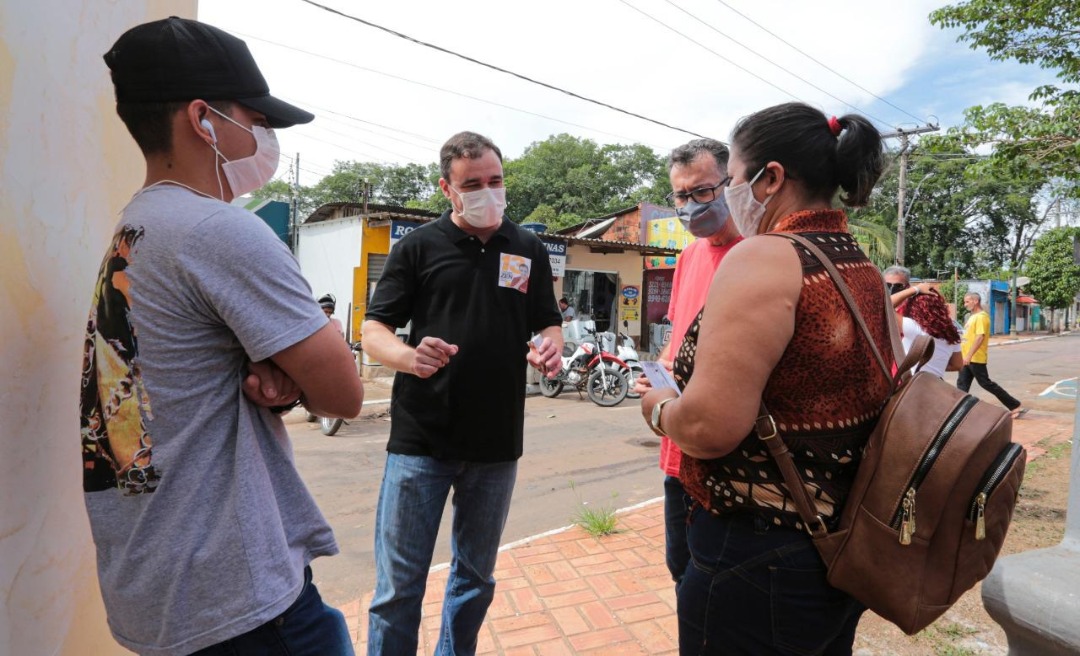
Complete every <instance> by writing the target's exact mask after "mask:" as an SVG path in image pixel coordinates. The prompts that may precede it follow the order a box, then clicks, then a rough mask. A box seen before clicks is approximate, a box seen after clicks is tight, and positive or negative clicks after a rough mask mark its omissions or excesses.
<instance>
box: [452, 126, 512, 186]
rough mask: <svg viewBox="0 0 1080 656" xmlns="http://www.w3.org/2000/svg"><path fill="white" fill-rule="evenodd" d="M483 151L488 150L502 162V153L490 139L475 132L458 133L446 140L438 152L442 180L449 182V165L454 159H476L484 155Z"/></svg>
mask: <svg viewBox="0 0 1080 656" xmlns="http://www.w3.org/2000/svg"><path fill="white" fill-rule="evenodd" d="M485 150H490V151H493V152H494V153H495V155H496V156H498V158H499V161H500V162H501V161H503V156H502V151H501V150H499V147H498V146H496V145H495V142H493V141H492V140H491V139H488V138H487V137H485V136H484V135H482V134H477V133H475V132H458V133H457V134H455V135H454V136H452V137H450V138H449V139H447V141H446V143H444V144H443V147H442V148H441V149H440V150H439V169H440V173H441V174H442V177H443V180H446V181H447V182H450V165H451V164H453V163H454V160H455V159H462V158H465V159H476V158H478V157H482V156H483V155H484V151H485Z"/></svg>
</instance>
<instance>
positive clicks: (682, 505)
mask: <svg viewBox="0 0 1080 656" xmlns="http://www.w3.org/2000/svg"><path fill="white" fill-rule="evenodd" d="M692 502H693V499H691V498H690V495H689V494H687V493H686V490H685V489H683V486H682V481H680V480H679V477H678V476H664V526H665V530H664V542H665V556H666V557H667V568H668V571H669V572H671V580H672V581H675V594H678V593H679V587H680V586H681V585H682V580H683V575H684V574H685V573H686V567H687V566H688V565H689V564H690V547H689V546H687V544H686V531H687V526H686V519H687V516H688V515H689V514H690V504H691V503H692Z"/></svg>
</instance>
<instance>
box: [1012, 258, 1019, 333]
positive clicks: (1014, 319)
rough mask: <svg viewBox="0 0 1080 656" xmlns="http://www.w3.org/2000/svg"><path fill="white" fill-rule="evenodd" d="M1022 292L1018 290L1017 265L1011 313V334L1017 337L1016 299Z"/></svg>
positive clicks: (1013, 275)
mask: <svg viewBox="0 0 1080 656" xmlns="http://www.w3.org/2000/svg"><path fill="white" fill-rule="evenodd" d="M1019 291H1020V290H1018V289H1017V288H1016V265H1015V264H1014V265H1013V272H1012V309H1011V310H1010V311H1009V334H1010V335H1012V336H1013V337H1016V297H1017V295H1018V293H1019Z"/></svg>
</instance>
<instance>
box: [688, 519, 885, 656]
mask: <svg viewBox="0 0 1080 656" xmlns="http://www.w3.org/2000/svg"><path fill="white" fill-rule="evenodd" d="M688 537H689V542H690V556H691V562H690V566H689V567H688V568H687V569H686V575H685V576H684V577H683V582H682V585H681V586H680V588H679V595H678V609H679V610H678V613H679V654H681V656H704V655H709V654H724V655H725V656H727V655H730V654H746V655H747V656H762V655H765V654H784V655H788V654H795V655H804V654H827V655H829V656H837V655H841V654H843V655H850V654H851V645H852V643H853V642H854V641H855V628H856V626H858V624H859V617H860V616H861V615H862V613H863V611H864V610H865V608H864V607H863V606H862V604H860V603H859V602H857V601H855V600H854V599H853V598H851V597H850V596H849V595H848V594H846V593H844V592H841V591H840V590H837V589H836V588H834V587H832V586H830V585H829V584H828V582H826V580H825V564H824V563H823V562H822V561H821V557H820V556H819V555H818V553H817V550H816V549H815V548H814V545H813V543H812V542H811V540H810V536H809V535H807V534H806V533H804V532H802V531H796V530H794V529H790V528H784V527H781V526H775V525H772V524H770V523H769V521H768V520H766V519H765V518H763V517H757V516H755V515H751V514H749V513H732V514H727V515H720V516H716V515H712V514H711V513H709V512H708V511H705V510H703V509H702V508H701V507H700V506H699V507H696V508H695V509H694V510H693V511H692V513H691V515H690V531H689V536H688Z"/></svg>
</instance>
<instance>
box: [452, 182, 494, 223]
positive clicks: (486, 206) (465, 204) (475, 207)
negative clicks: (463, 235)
mask: <svg viewBox="0 0 1080 656" xmlns="http://www.w3.org/2000/svg"><path fill="white" fill-rule="evenodd" d="M450 188H451V189H454V188H453V187H450ZM454 193H456V194H457V195H458V198H460V199H461V212H459V213H458V214H459V215H460V216H461V218H463V219H465V222H466V223H468V224H469V225H471V226H472V227H474V228H477V229H479V230H485V229H488V228H494V227H495V226H497V225H499V224H500V223H502V218H503V210H505V209H506V188H505V187H488V188H486V189H477V190H476V191H466V192H460V191H458V190H457V189H454Z"/></svg>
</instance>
